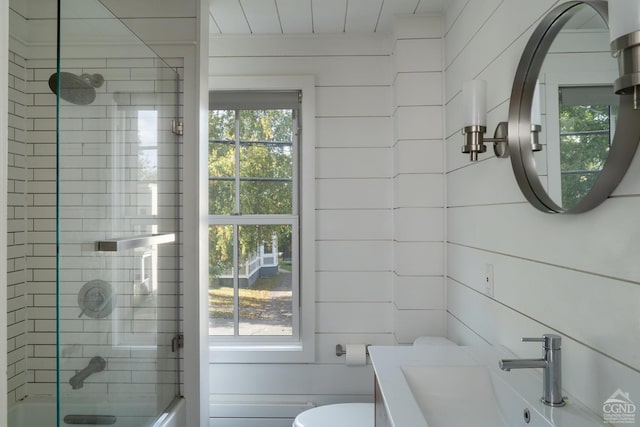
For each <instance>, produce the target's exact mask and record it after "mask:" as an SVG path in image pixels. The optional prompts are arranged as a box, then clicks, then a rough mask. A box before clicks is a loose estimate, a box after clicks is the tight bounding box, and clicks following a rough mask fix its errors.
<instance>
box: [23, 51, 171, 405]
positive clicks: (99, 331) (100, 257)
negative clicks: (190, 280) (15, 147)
mask: <svg viewBox="0 0 640 427" xmlns="http://www.w3.org/2000/svg"><path fill="white" fill-rule="evenodd" d="M171 63H172V66H173V67H175V68H177V69H179V70H181V66H182V61H181V60H172V61H171ZM68 64H72V66H73V67H74V68H73V69H72V70H69V71H70V72H74V73H76V74H82V73H91V74H93V73H100V74H102V75H103V76H104V77H105V80H106V81H105V84H104V85H103V86H102V87H100V88H98V89H97V96H96V99H95V101H94V102H92V103H91V104H90V105H87V106H77V105H73V104H70V103H68V102H66V101H62V102H61V107H60V113H61V120H60V124H61V131H60V141H61V144H60V148H59V151H60V157H59V159H58V160H59V162H58V164H59V167H60V169H59V176H60V193H59V194H58V200H59V214H60V220H59V232H60V240H61V247H60V255H61V256H60V273H59V277H60V291H61V292H60V295H59V302H60V320H59V326H60V354H61V355H62V359H61V377H60V379H61V391H62V392H63V393H65V394H67V395H70V396H72V393H73V391H72V390H71V386H70V385H69V383H68V380H69V379H70V378H71V376H72V375H74V374H75V372H76V371H77V370H80V369H83V368H84V367H86V366H87V364H88V362H89V360H90V359H91V357H93V356H97V355H99V356H101V357H104V358H105V359H106V361H107V369H106V370H105V371H103V372H100V373H96V374H94V375H92V376H91V377H90V378H88V379H87V380H86V381H85V384H84V386H83V388H82V393H83V394H84V395H86V394H89V393H121V392H125V391H126V392H128V393H144V394H156V395H158V396H159V397H158V402H159V404H160V405H163V404H166V403H167V401H170V400H171V398H173V396H174V395H175V394H176V391H177V387H176V382H177V378H178V372H177V364H176V362H175V357H174V355H173V354H174V353H172V352H171V350H170V347H171V340H172V338H173V337H174V336H175V334H176V332H177V326H176V324H177V323H176V322H177V321H178V320H177V319H178V316H179V312H178V310H179V307H178V306H177V305H178V296H177V295H178V294H179V292H180V289H179V280H180V278H179V276H178V270H179V264H180V260H179V259H178V258H177V256H176V255H177V253H178V244H169V245H164V246H157V248H154V247H147V248H142V249H134V250H129V251H127V252H124V253H115V254H110V253H97V252H96V251H95V242H96V241H98V240H104V239H107V238H115V237H122V236H134V235H143V234H152V233H158V232H159V233H162V232H176V233H177V234H178V238H179V233H180V230H179V229H176V227H177V226H176V218H178V217H179V215H180V205H179V191H180V189H181V184H180V181H179V179H180V171H179V168H180V162H181V159H180V157H179V156H180V155H181V149H180V146H179V144H177V142H176V137H175V135H173V134H172V133H171V131H170V130H171V120H172V119H174V118H176V117H177V114H178V112H177V110H176V108H177V107H176V104H177V95H176V90H177V89H178V88H177V87H176V74H175V72H174V71H173V70H172V69H168V68H167V66H166V65H163V64H161V63H160V61H158V60H155V59H150V58H139V59H136V58H132V59H126V60H119V59H102V60H100V59H97V58H93V59H88V60H86V61H85V60H80V59H78V60H65V62H64V63H63V66H64V65H68ZM83 64H86V65H88V66H89V67H90V68H82V65H83ZM55 65H56V64H55V60H43V59H37V60H35V59H34V60H28V61H26V64H25V67H26V69H27V70H28V75H29V76H30V77H31V78H30V79H29V81H28V82H27V85H26V87H27V92H28V96H29V97H30V99H31V101H30V102H29V104H28V106H27V111H26V117H28V119H27V128H28V132H27V143H28V144H27V145H26V148H27V150H28V153H29V156H27V162H26V163H27V167H28V170H27V172H28V175H29V177H30V179H29V181H28V184H27V201H28V206H27V209H26V212H24V208H23V212H21V215H22V220H23V221H26V223H27V224H28V229H27V233H26V235H27V239H28V250H27V251H25V253H27V254H28V256H27V263H26V264H27V267H28V269H29V270H28V272H29V275H30V280H29V281H28V288H27V289H26V292H25V294H26V295H28V298H27V301H28V304H27V313H26V316H24V317H26V319H28V320H27V325H28V332H29V333H28V339H27V340H26V345H27V348H28V360H29V363H28V372H27V374H28V381H29V385H28V389H29V394H31V395H38V394H44V395H53V394H55V390H56V388H55V381H56V359H55V358H56V347H55V344H56V322H55V319H56V308H55V307H56V297H55V294H56V286H55V280H56V261H55V260H56V258H55V256H56V253H55V237H56V236H55V232H56V184H55V181H56V133H55V114H56V109H55V95H53V94H52V93H51V91H50V90H49V88H48V85H47V80H48V78H49V76H50V75H51V74H53V73H54V72H55ZM36 102H37V105H36V104H34V103H36ZM23 162H24V161H23ZM152 267H157V269H158V270H157V274H156V275H154V274H149V269H150V268H152ZM92 280H102V281H105V282H107V283H108V284H109V285H110V286H111V289H112V290H113V292H114V294H113V295H114V296H113V303H114V309H113V312H112V313H110V314H109V315H107V316H106V317H104V318H91V317H90V316H88V313H87V312H85V313H83V312H82V308H80V307H79V297H78V295H79V293H80V291H81V290H82V287H83V286H84V285H85V283H87V282H89V281H92ZM149 411H150V413H149V414H148V415H154V414H155V411H156V409H155V408H149Z"/></svg>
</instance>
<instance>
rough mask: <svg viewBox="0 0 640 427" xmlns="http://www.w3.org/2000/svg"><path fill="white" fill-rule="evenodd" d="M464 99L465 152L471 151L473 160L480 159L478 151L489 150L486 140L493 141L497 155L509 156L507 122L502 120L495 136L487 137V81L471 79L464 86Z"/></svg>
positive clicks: (463, 132) (463, 130)
mask: <svg viewBox="0 0 640 427" xmlns="http://www.w3.org/2000/svg"><path fill="white" fill-rule="evenodd" d="M462 100H463V102H464V105H465V121H464V127H463V128H462V135H464V139H465V144H464V145H463V146H462V152H463V153H465V154H466V153H469V154H470V159H471V161H472V162H477V161H478V153H484V152H486V151H487V146H486V145H485V144H484V143H485V142H493V151H494V153H495V155H496V157H500V158H506V157H509V149H508V146H507V122H500V123H498V126H497V127H496V130H495V132H494V135H493V138H485V137H484V134H485V132H486V131H487V82H485V81H484V80H470V81H467V82H464V84H463V86H462Z"/></svg>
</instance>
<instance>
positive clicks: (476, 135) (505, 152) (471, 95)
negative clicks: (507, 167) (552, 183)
mask: <svg viewBox="0 0 640 427" xmlns="http://www.w3.org/2000/svg"><path fill="white" fill-rule="evenodd" d="M636 1H637V0H636ZM462 99H463V102H464V104H465V122H464V127H463V128H462V134H463V135H464V140H465V144H464V145H463V146H462V152H463V153H465V154H467V153H469V154H470V159H471V161H472V162H477V161H478V153H484V152H486V151H487V146H486V145H485V144H484V143H485V142H493V153H494V154H495V156H496V157H499V158H501V159H506V158H507V157H509V143H508V140H507V135H508V127H509V126H508V123H507V122H500V123H498V126H496V130H495V132H494V133H493V138H485V137H484V134H485V132H486V131H487V82H485V81H484V80H470V81H468V82H465V83H464V84H463V86H462ZM541 130H542V119H541V113H540V91H539V90H538V87H537V86H536V91H535V93H534V96H533V102H532V105H531V151H541V150H542V145H540V142H539V134H540V131H541Z"/></svg>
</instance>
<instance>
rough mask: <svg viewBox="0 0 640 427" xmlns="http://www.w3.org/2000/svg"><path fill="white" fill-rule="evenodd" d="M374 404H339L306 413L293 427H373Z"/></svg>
mask: <svg viewBox="0 0 640 427" xmlns="http://www.w3.org/2000/svg"><path fill="white" fill-rule="evenodd" d="M373 425H374V405H373V403H338V404H335V405H324V406H318V407H316V408H313V409H309V410H307V411H304V412H303V413H301V414H300V415H298V416H297V417H296V419H295V420H294V421H293V427H373Z"/></svg>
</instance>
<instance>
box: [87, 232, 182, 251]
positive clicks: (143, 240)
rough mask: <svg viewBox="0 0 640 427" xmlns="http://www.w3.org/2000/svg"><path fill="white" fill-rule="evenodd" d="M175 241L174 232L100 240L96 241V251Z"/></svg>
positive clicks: (117, 249) (125, 248)
mask: <svg viewBox="0 0 640 427" xmlns="http://www.w3.org/2000/svg"><path fill="white" fill-rule="evenodd" d="M175 241H176V235H175V234H173V233H169V234H151V235H149V236H136V237H125V238H122V239H108V240H99V241H97V242H96V251H98V252H119V251H124V250H127V249H135V248H143V247H145V246H151V245H161V244H163V243H171V242H175Z"/></svg>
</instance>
